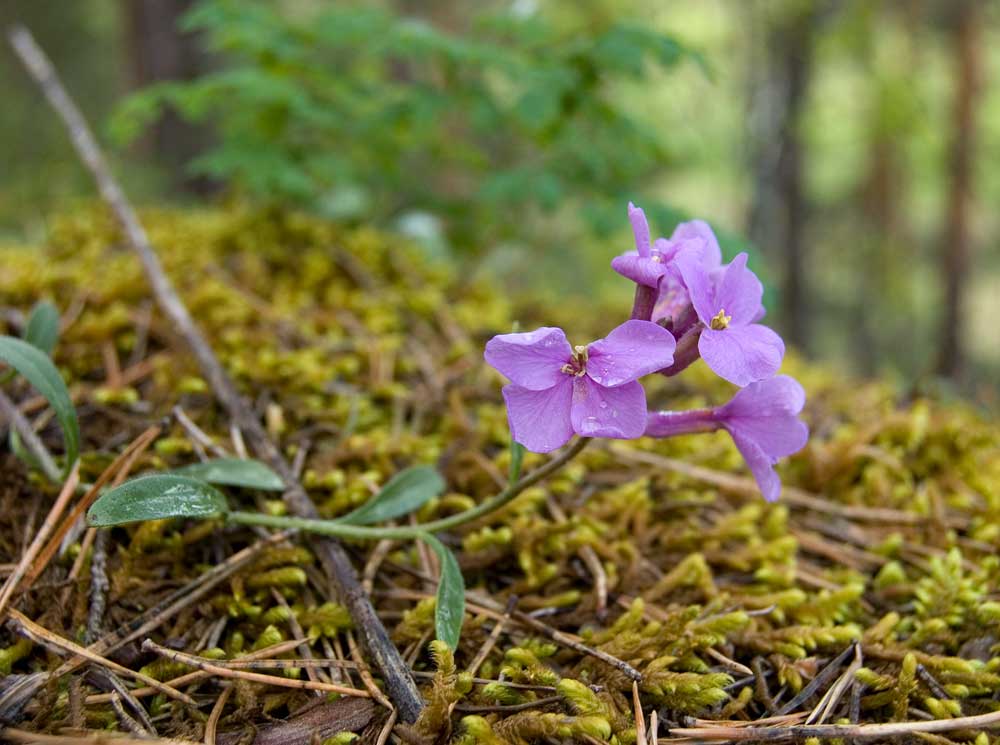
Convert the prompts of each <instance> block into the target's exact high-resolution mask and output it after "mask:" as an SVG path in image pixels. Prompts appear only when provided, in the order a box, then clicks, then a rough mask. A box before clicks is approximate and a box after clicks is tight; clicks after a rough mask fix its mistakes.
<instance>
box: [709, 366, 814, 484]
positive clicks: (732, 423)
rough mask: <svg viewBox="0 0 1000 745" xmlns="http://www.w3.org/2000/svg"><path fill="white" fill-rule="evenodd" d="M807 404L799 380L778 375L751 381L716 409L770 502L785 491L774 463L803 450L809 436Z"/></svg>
mask: <svg viewBox="0 0 1000 745" xmlns="http://www.w3.org/2000/svg"><path fill="white" fill-rule="evenodd" d="M805 403H806V394H805V391H804V390H802V386H801V385H799V383H798V381H796V380H795V379H794V378H790V377H788V376H787V375H778V376H777V377H774V378H771V379H770V380H763V381H760V382H759V383H751V384H750V385H748V386H747V387H746V388H744V389H743V390H741V391H739V392H738V393H737V394H736V395H735V396H733V398H732V400H731V401H730V402H729V403H727V404H726V405H725V406H721V407H719V408H718V409H716V410H715V414H716V418H717V419H718V421H719V423H720V424H721V425H722V426H723V427H725V429H726V431H728V432H729V434H730V435H731V436H732V438H733V442H734V443H736V448H737V449H738V450H739V451H740V454H741V455H742V456H743V460H745V461H746V462H747V465H748V466H750V472H751V473H752V474H753V477H754V479H756V481H757V485H758V486H759V487H760V491H761V493H762V494H763V495H764V499H767V500H768V501H774V500H775V499H777V498H778V495H779V494H781V481H779V480H778V475H777V474H776V473H775V472H774V464H775V463H777V462H778V458H783V457H784V456H786V455H791V454H792V453H796V452H798V451H799V450H801V449H802V448H803V447H804V446H805V444H806V440H808V439H809V428H808V427H807V426H806V425H805V423H804V422H802V421H800V420H799V419H798V414H799V412H800V411H802V407H803V406H805Z"/></svg>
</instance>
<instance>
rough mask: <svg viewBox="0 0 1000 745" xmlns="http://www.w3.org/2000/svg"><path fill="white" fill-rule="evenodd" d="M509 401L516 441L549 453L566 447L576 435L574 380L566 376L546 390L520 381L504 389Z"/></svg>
mask: <svg viewBox="0 0 1000 745" xmlns="http://www.w3.org/2000/svg"><path fill="white" fill-rule="evenodd" d="M503 398H504V401H506V402H507V421H508V422H509V424H510V433H511V435H512V436H513V437H514V440H515V441H516V442H519V443H521V444H522V445H524V446H525V447H526V448H528V450H530V451H531V452H533V453H548V452H549V451H551V450H555V449H556V448H559V447H562V446H563V445H565V444H566V441H567V440H569V438H570V437H572V436H573V425H572V423H571V422H570V416H569V414H570V407H571V406H572V402H573V381H572V380H571V379H570V378H568V377H566V376H563V379H562V380H561V381H560V382H559V383H558V384H557V385H554V386H552V387H551V388H548V389H546V390H544V391H531V390H528V389H527V388H522V387H520V386H517V385H507V386H504V389H503Z"/></svg>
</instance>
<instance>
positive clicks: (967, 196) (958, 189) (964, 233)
mask: <svg viewBox="0 0 1000 745" xmlns="http://www.w3.org/2000/svg"><path fill="white" fill-rule="evenodd" d="M953 7H954V13H955V18H954V24H953V26H952V27H951V29H950V33H951V37H952V38H951V43H952V52H953V54H954V61H955V99H954V107H953V109H952V117H953V119H952V125H953V131H952V136H953V138H954V139H953V140H952V143H951V149H950V152H949V156H948V170H949V176H950V187H949V192H948V204H947V213H946V217H945V229H944V234H943V235H942V237H941V254H940V265H941V269H940V271H941V275H942V278H943V280H944V309H943V311H944V312H943V314H942V317H941V331H940V335H939V339H940V345H941V346H940V358H939V360H938V372H939V373H940V374H941V375H945V376H947V377H950V378H952V379H958V378H959V377H960V376H961V375H962V373H963V370H964V367H965V349H964V344H963V341H962V333H963V330H964V323H963V313H962V310H963V304H964V301H965V290H966V285H967V280H968V273H969V255H970V251H971V247H970V240H969V213H970V208H971V203H972V190H973V183H972V181H973V174H972V162H973V153H974V149H975V113H976V105H977V104H978V98H979V95H978V94H979V76H980V38H979V36H980V34H979V26H978V24H979V23H980V22H981V21H980V18H979V13H978V0H958V1H957V2H956V3H955V5H954V6H953Z"/></svg>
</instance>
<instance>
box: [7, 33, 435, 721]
mask: <svg viewBox="0 0 1000 745" xmlns="http://www.w3.org/2000/svg"><path fill="white" fill-rule="evenodd" d="M9 39H10V43H11V45H12V46H13V47H14V50H15V51H16V53H17V55H18V56H19V57H20V58H21V61H22V62H23V63H24V65H25V67H26V68H27V70H28V72H29V73H30V74H31V76H32V77H33V78H34V79H35V81H36V82H37V83H38V85H39V87H40V88H41V89H42V92H43V93H44V94H45V97H46V99H48V101H49V103H50V104H51V105H52V108H53V109H55V111H56V113H58V114H59V116H60V118H61V119H62V121H63V124H64V125H65V126H66V129H67V130H68V132H69V136H70V139H71V140H72V142H73V146H74V147H75V149H76V151H77V154H78V155H79V156H80V159H81V160H82V161H83V163H84V165H85V166H86V167H87V169H88V170H89V171H90V173H91V175H92V176H93V178H94V181H95V182H96V183H97V188H98V190H99V191H100V193H101V196H102V197H103V198H104V201H105V202H107V204H108V206H109V207H110V208H111V210H112V212H113V213H114V215H115V217H116V218H117V220H118V222H119V224H120V225H121V228H122V231H123V233H124V235H125V239H126V242H127V243H128V245H129V247H130V248H131V249H132V251H133V252H134V253H135V254H136V256H137V257H138V258H139V261H140V262H141V263H142V267H143V270H144V272H145V274H146V279H147V280H148V281H149V283H150V285H151V287H152V290H153V295H154V297H155V299H156V302H157V303H158V304H159V306H160V308H161V310H162V311H163V312H164V313H165V314H166V316H167V317H168V318H169V319H170V322H171V324H172V325H173V327H174V328H175V329H176V330H177V332H178V334H180V336H181V337H182V338H183V339H184V341H185V342H186V343H187V345H188V346H189V347H190V349H191V352H192V353H193V354H194V356H195V358H196V359H197V361H198V364H199V366H200V367H201V371H202V374H203V375H204V376H205V378H206V379H207V380H208V383H209V385H211V387H212V390H213V391H214V393H215V395H216V397H217V398H218V399H219V401H220V402H221V403H222V405H223V406H224V407H225V408H226V410H227V411H228V412H229V415H230V417H232V419H233V422H234V423H235V424H236V425H237V426H238V427H239V428H240V430H241V431H242V432H244V433H245V434H246V437H247V439H248V440H249V442H250V445H251V447H252V448H253V450H254V451H255V452H256V453H257V456H258V457H259V458H260V459H261V460H263V461H264V462H265V463H267V464H268V465H269V466H270V467H271V468H273V469H274V470H275V471H276V472H277V473H278V475H280V476H281V478H282V480H283V481H284V482H285V485H286V486H287V487H288V491H287V492H285V495H284V499H285V502H286V503H287V504H288V507H289V510H290V511H291V512H293V513H294V514H295V515H296V516H298V517H303V518H315V517H317V512H316V508H315V506H314V505H313V503H312V501H311V500H310V499H309V497H308V495H307V494H306V492H305V490H304V489H303V488H302V485H301V484H300V483H299V480H298V479H297V478H296V476H295V473H294V471H293V469H292V468H291V466H290V464H289V463H288V461H287V460H285V457H284V456H283V455H282V454H281V452H280V451H279V450H278V447H277V446H276V445H275V444H274V443H273V442H272V441H271V439H270V438H269V437H268V435H267V432H266V431H265V429H264V427H263V426H262V425H261V423H260V421H259V420H258V419H257V417H256V416H255V415H254V413H253V411H252V409H251V408H250V407H249V406H248V405H247V403H246V402H245V401H244V400H243V398H242V397H241V396H240V394H239V393H238V392H237V390H236V386H235V385H234V384H233V382H232V380H231V379H230V377H229V375H228V374H227V373H226V371H225V370H224V369H223V367H222V364H221V363H220V362H219V360H218V358H217V357H216V356H215V353H214V352H213V351H212V348H211V347H210V346H209V344H208V342H207V341H206V340H205V337H204V336H203V335H202V334H201V331H199V329H198V328H197V326H196V325H195V323H194V320H193V319H192V318H191V314H190V313H189V312H188V310H187V307H186V306H185V305H184V303H183V302H182V301H181V299H180V297H179V295H178V294H177V291H176V290H175V289H174V287H173V284H172V283H171V282H170V279H169V278H168V277H167V275H166V272H165V271H164V269H163V265H162V264H161V263H160V260H159V257H158V256H157V255H156V252H155V250H154V249H153V246H152V245H151V243H150V241H149V237H148V236H147V235H146V231H145V229H144V228H143V227H142V224H141V223H140V222H139V218H138V216H137V215H136V213H135V210H134V209H133V208H132V205H131V204H130V203H129V201H128V199H127V197H126V196H125V193H124V192H123V191H122V189H121V187H120V186H119V185H118V183H117V181H115V179H114V177H113V176H112V174H111V171H110V169H109V168H108V165H107V163H106V162H105V159H104V156H103V155H102V153H101V150H100V148H99V146H98V144H97V142H96V140H95V139H94V136H93V134H92V133H91V131H90V128H89V127H88V125H87V122H86V120H85V119H84V118H83V115H82V114H81V113H80V110H79V108H78V107H77V106H76V104H75V103H74V102H73V100H72V99H71V98H70V97H69V94H68V93H67V92H66V89H65V88H64V87H63V85H62V83H61V82H60V80H59V77H58V75H57V74H56V71H55V69H54V68H53V66H52V63H51V62H50V61H49V59H48V58H47V57H46V55H45V53H44V52H43V51H42V50H41V48H39V46H38V45H37V44H36V43H35V40H34V38H33V37H32V35H31V33H30V32H29V31H28V30H27V29H26V28H24V27H22V26H15V27H14V28H12V29H11V30H10V32H9ZM311 543H312V546H313V548H314V550H315V551H316V554H317V555H318V557H319V559H320V562H321V563H322V565H323V568H324V569H325V571H326V573H327V574H328V575H329V577H330V579H331V580H332V581H333V582H334V584H335V585H336V587H337V591H338V594H339V596H340V599H341V600H342V601H343V603H344V605H345V606H346V607H347V609H348V611H349V612H350V614H351V618H352V619H353V621H354V625H355V627H356V628H357V629H358V631H359V633H360V634H361V637H362V640H363V641H364V643H365V647H366V648H367V651H368V653H369V655H371V657H372V659H373V660H374V662H375V665H376V667H377V668H378V669H379V670H380V671H381V673H382V676H383V678H384V679H385V684H386V688H387V689H388V692H389V697H390V698H391V699H392V701H393V703H394V704H395V705H396V708H397V709H398V710H399V713H400V715H401V717H402V718H403V720H404V721H406V722H413V721H415V720H416V718H417V716H418V715H419V714H420V711H421V709H422V708H423V702H422V700H421V698H420V693H419V692H418V691H417V687H416V684H415V683H414V680H413V677H412V676H411V675H410V672H409V670H408V668H407V666H406V665H405V663H404V662H403V659H402V657H401V656H400V654H399V651H398V650H397V649H396V647H395V646H394V645H393V644H392V641H391V640H390V639H389V635H388V633H387V632H386V630H385V627H384V626H383V625H382V622H381V621H380V620H379V618H378V615H377V614H376V613H375V609H374V608H373V607H372V605H371V603H370V602H369V600H368V597H367V596H366V595H365V593H364V591H363V590H362V588H361V585H360V583H359V582H358V577H357V574H356V573H355V571H354V567H353V566H352V565H351V561H350V558H349V557H348V555H347V553H346V552H345V551H344V549H343V547H342V546H341V545H340V544H339V543H337V542H336V541H334V540H331V539H329V538H312V539H311Z"/></svg>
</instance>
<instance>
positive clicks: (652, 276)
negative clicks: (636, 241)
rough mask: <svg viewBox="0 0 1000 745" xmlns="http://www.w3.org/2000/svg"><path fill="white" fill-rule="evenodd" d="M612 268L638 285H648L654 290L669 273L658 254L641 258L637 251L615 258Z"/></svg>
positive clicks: (612, 261)
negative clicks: (661, 278)
mask: <svg viewBox="0 0 1000 745" xmlns="http://www.w3.org/2000/svg"><path fill="white" fill-rule="evenodd" d="M611 268H612V269H614V270H615V271H616V272H618V273H619V274H620V275H622V276H623V277H628V278H629V279H631V280H632V281H633V282H635V283H636V284H640V285H646V286H647V287H652V288H654V289H655V288H656V286H657V285H658V284H659V282H660V277H662V276H663V275H664V274H666V273H667V272H668V271H669V270H668V269H667V266H666V264H665V263H664V262H663V261H662V260H661V259H660V255H659V254H658V253H656V254H651V255H648V256H640V255H639V254H638V253H636V252H635V251H629V252H628V253H626V254H622V255H621V256H616V257H615V258H613V259H612V260H611Z"/></svg>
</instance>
